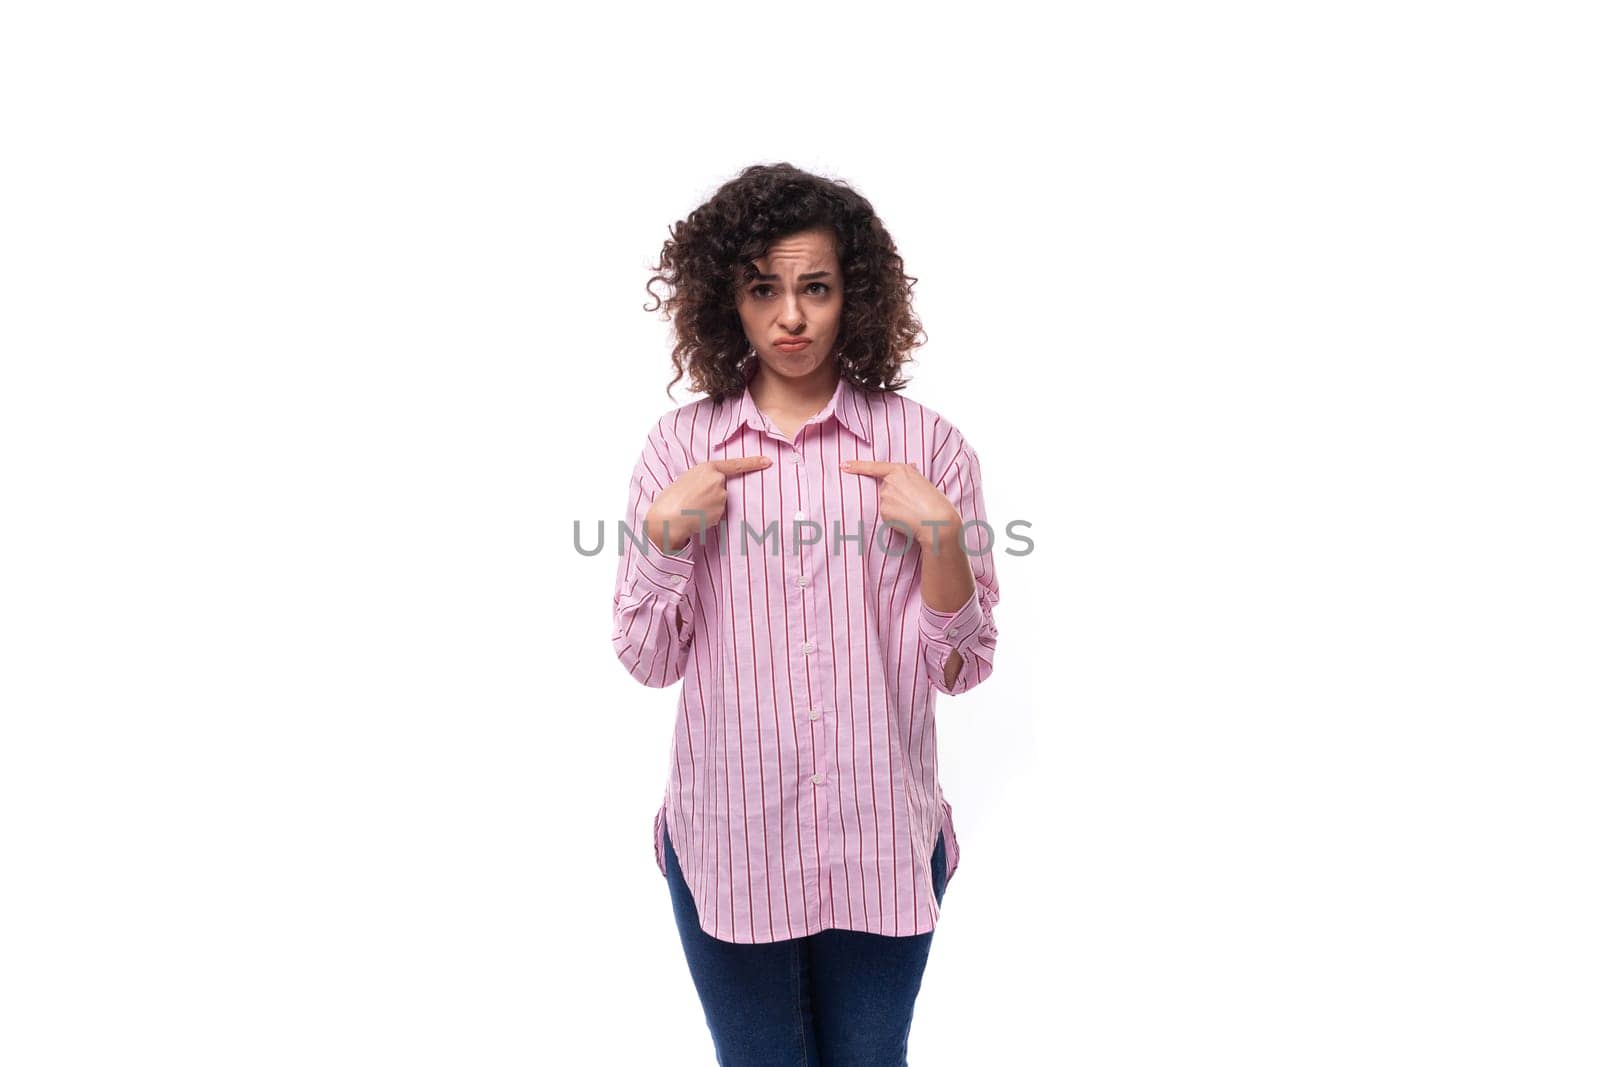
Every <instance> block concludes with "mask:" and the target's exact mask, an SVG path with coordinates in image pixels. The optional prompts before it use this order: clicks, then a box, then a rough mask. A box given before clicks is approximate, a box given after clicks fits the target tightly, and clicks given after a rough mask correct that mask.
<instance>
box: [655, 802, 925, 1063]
mask: <svg viewBox="0 0 1600 1067" xmlns="http://www.w3.org/2000/svg"><path fill="white" fill-rule="evenodd" d="M664 836H665V835H664ZM665 859H666V866H667V886H668V889H669V890H670V891H671V893H672V910H673V913H674V914H675V916H676V917H677V921H678V937H679V939H680V940H681V941H682V942H683V954H684V956H685V958H687V960H688V962H689V974H690V976H691V977H692V978H693V979H694V985H695V990H696V991H697V992H698V993H699V994H700V1003H701V1006H702V1007H704V1008H705V1013H706V1025H707V1026H708V1027H710V1029H711V1041H712V1044H713V1045H714V1046H715V1048H716V1053H717V1063H718V1064H720V1065H721V1067H745V1065H747V1064H754V1065H757V1067H791V1065H793V1067H905V1063H906V1043H907V1040H908V1038H909V1037H910V1035H911V1010H912V1007H913V1005H914V1004H915V1002H916V999H917V991H918V990H919V989H920V988H921V987H922V972H923V969H924V968H926V967H927V964H928V949H929V947H930V946H931V945H932V943H933V931H931V930H930V931H929V932H927V933H925V934H914V935H912V936H910V937H885V936H883V935H881V934H866V933H861V932H859V931H856V930H837V929H836V930H823V931H822V932H820V933H815V934H810V935H808V936H806V937H796V938H790V939H788V940H784V941H773V942H769V943H766V944H757V945H749V944H735V943H733V942H731V941H719V940H717V939H716V938H714V937H712V936H711V935H710V934H708V933H706V932H705V931H704V930H702V929H700V919H699V916H698V915H697V913H696V912H695V906H694V898H693V896H691V895H690V892H689V886H688V884H687V883H686V882H685V881H684V879H683V870H682V869H681V868H680V867H679V866H678V853H677V851H676V850H675V849H674V848H673V846H672V839H671V838H670V837H666V855H665ZM931 865H932V875H933V893H934V897H935V898H936V899H937V900H938V901H939V903H940V904H941V905H943V904H944V886H945V851H944V832H943V831H940V833H939V838H938V840H937V841H936V842H935V843H934V847H933V857H932V860H931Z"/></svg>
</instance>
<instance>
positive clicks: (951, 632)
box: [944, 626, 961, 637]
mask: <svg viewBox="0 0 1600 1067" xmlns="http://www.w3.org/2000/svg"><path fill="white" fill-rule="evenodd" d="M960 632H961V627H959V626H952V627H950V629H948V630H946V631H945V632H944V635H945V636H946V637H954V636H956V635H957V634H959V633H960Z"/></svg>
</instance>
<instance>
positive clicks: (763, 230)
mask: <svg viewBox="0 0 1600 1067" xmlns="http://www.w3.org/2000/svg"><path fill="white" fill-rule="evenodd" d="M819 227H823V228H829V229H831V230H832V231H833V234H834V239H835V242H836V247H837V250H838V258H839V267H840V269H841V270H842V271H843V272H844V314H843V321H842V323H841V325H840V331H839V343H838V345H837V347H836V348H835V352H834V354H835V358H836V361H837V362H838V364H839V373H840V375H841V376H842V377H845V378H848V379H849V380H850V381H851V382H853V383H854V384H855V385H857V386H859V387H861V388H862V389H863V390H865V391H869V392H896V391H898V390H900V389H902V388H904V387H905V386H906V385H907V384H909V382H908V380H907V379H905V378H902V377H900V369H901V367H902V366H904V365H905V364H906V363H907V362H916V360H915V359H914V358H913V357H912V356H911V350H912V349H914V348H917V347H919V346H921V345H922V344H924V343H926V341H927V335H926V334H925V333H924V331H923V329H922V324H921V323H920V322H919V321H917V317H916V315H914V314H913V313H912V311H911V287H912V286H913V285H915V284H916V282H917V279H916V278H913V277H908V276H907V275H906V273H905V263H904V261H903V260H902V259H901V258H900V255H899V253H898V252H897V251H896V250H895V244H894V239H893V238H891V237H890V236H889V231H888V230H886V229H884V226H883V223H882V222H881V221H880V220H879V219H878V216H877V214H876V213H875V212H874V211H873V210H872V205H871V204H869V203H868V202H867V200H866V198H865V197H863V196H862V195H861V194H860V193H858V192H856V191H855V190H854V189H851V188H850V187H849V186H848V185H847V184H845V183H844V182H842V181H838V180H835V179H830V178H823V177H819V176H817V175H815V174H810V173H808V172H806V171H803V170H800V169H799V168H797V167H794V166H791V165H790V164H788V163H773V164H770V165H758V166H752V167H746V168H745V169H744V170H743V171H741V172H740V173H739V176H738V177H737V178H734V179H732V180H730V181H728V182H726V183H724V184H723V185H722V186H721V187H720V188H719V189H718V190H717V191H716V193H715V194H714V195H713V196H712V197H711V199H709V200H707V201H706V202H705V203H704V204H702V205H700V206H699V207H697V208H695V209H694V210H693V211H692V212H690V213H689V217H688V218H687V219H682V220H680V221H679V222H677V223H675V224H674V225H673V226H672V227H671V228H670V230H669V232H670V233H671V237H669V238H668V240H667V242H666V244H665V245H663V246H662V248H661V260H660V262H658V263H657V264H655V266H654V267H652V268H651V269H652V270H655V271H657V272H658V273H657V274H655V275H654V276H653V277H652V278H651V279H650V280H649V281H648V282H646V283H645V290H646V291H647V292H649V293H650V295H651V296H652V297H655V300H656V304H655V306H654V307H646V308H645V310H646V311H656V310H658V309H659V308H661V306H662V300H661V297H660V296H659V295H658V294H657V293H656V292H655V289H654V288H653V287H654V285H655V283H657V282H665V283H666V284H667V285H668V286H669V287H670V288H671V291H670V292H669V294H668V296H667V298H666V302H665V303H666V312H665V314H664V317H669V318H671V319H672V322H673V328H674V331H675V333H676V335H677V340H676V343H674V345H673V346H672V365H673V367H674V369H675V370H676V371H677V373H676V374H674V375H673V378H672V381H670V382H668V383H667V396H668V397H669V398H670V397H671V396H672V387H673V386H674V385H676V384H677V383H678V381H679V380H680V379H681V378H683V376H684V372H685V371H686V370H687V372H688V375H689V388H690V389H691V390H693V391H695V392H700V393H706V394H707V395H709V396H710V397H711V399H712V400H714V401H718V402H720V401H722V400H724V399H726V398H727V397H729V396H737V395H738V394H739V393H740V392H742V391H743V390H744V387H745V384H746V382H747V381H748V380H749V376H750V372H751V370H752V369H753V367H754V363H755V361H754V360H753V359H750V358H749V357H750V356H751V355H753V353H752V350H751V347H750V342H749V339H748V338H747V337H746V336H745V333H744V326H743V324H742V323H741V322H740V319H739V311H738V306H737V304H736V303H735V300H736V296H737V293H738V291H739V289H740V288H741V287H742V286H743V285H744V284H745V283H746V282H749V281H751V280H753V279H754V278H755V276H756V273H757V271H756V268H755V264H754V262H753V261H754V260H756V259H759V258H761V257H762V256H764V255H766V254H767V251H768V249H769V248H770V246H771V244H772V242H773V241H775V240H777V239H779V238H782V237H788V236H790V235H792V234H796V233H800V232H802V231H804V230H810V229H815V228H819Z"/></svg>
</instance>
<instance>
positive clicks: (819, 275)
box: [756, 270, 833, 282]
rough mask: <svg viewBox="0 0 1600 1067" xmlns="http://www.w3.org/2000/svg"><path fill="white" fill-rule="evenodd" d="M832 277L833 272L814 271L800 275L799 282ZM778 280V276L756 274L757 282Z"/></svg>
mask: <svg viewBox="0 0 1600 1067" xmlns="http://www.w3.org/2000/svg"><path fill="white" fill-rule="evenodd" d="M831 277H833V272H832V271H827V270H814V271H812V272H811V273H810V274H802V275H800V279H799V280H800V281H803V282H809V281H811V280H812V279H813V278H831ZM777 280H778V276H777V275H776V274H761V273H757V274H756V281H758V282H775V281H777Z"/></svg>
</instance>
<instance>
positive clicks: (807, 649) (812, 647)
mask: <svg viewBox="0 0 1600 1067" xmlns="http://www.w3.org/2000/svg"><path fill="white" fill-rule="evenodd" d="M816 650H817V646H816V645H813V644H812V643H811V642H810V641H807V642H806V643H805V644H803V645H801V646H800V651H801V652H807V653H810V652H815V651H816Z"/></svg>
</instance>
